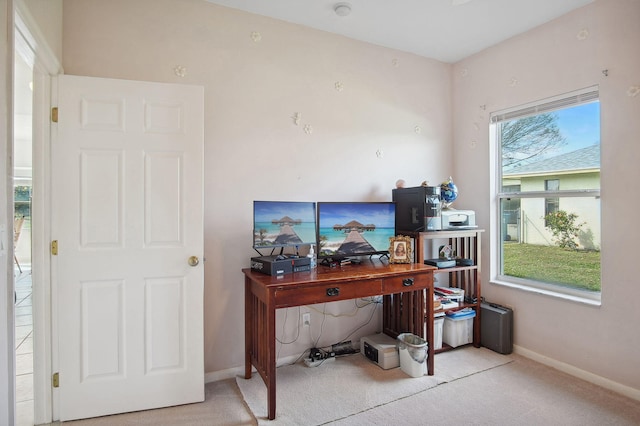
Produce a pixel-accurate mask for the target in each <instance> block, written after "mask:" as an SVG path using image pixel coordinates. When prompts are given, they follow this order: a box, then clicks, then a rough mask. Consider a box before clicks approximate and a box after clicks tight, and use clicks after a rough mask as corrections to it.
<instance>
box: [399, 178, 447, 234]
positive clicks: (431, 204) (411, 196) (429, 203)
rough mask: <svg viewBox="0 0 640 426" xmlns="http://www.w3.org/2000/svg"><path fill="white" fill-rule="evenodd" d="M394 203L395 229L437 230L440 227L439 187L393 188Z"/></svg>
mask: <svg viewBox="0 0 640 426" xmlns="http://www.w3.org/2000/svg"><path fill="white" fill-rule="evenodd" d="M393 202H394V203H396V231H398V232H399V231H414V232H423V231H439V230H441V229H442V219H441V210H442V207H441V204H440V187H439V186H416V187H412V188H396V189H394V190H393Z"/></svg>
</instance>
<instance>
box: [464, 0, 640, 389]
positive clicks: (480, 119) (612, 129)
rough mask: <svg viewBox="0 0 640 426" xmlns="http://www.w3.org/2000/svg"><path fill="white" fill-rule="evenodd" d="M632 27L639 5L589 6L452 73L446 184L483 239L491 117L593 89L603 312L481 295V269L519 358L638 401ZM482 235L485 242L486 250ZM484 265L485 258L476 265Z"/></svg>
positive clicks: (638, 35)
mask: <svg viewBox="0 0 640 426" xmlns="http://www.w3.org/2000/svg"><path fill="white" fill-rule="evenodd" d="M638 22H640V1H638V0H597V1H596V2H594V3H593V4H591V5H588V6H586V7H584V8H581V9H579V10H577V11H575V12H572V13H569V14H567V15H565V16H563V17H561V18H560V19H557V20H555V21H553V22H550V23H548V24H546V25H544V26H542V27H539V28H537V29H534V30H532V31H529V32H527V33H525V34H522V35H520V36H518V37H515V38H513V39H511V40H508V41H506V42H504V43H501V44H499V45H497V46H495V47H492V48H489V49H487V50H485V51H483V52H481V53H479V54H477V55H474V56H473V57H470V58H467V59H465V60H463V61H460V62H459V63H457V64H455V66H454V68H453V74H452V79H453V88H454V90H453V104H454V109H453V117H454V141H455V142H454V152H455V176H456V177H457V183H458V186H459V187H460V189H461V191H462V193H463V196H462V197H464V198H463V199H464V201H465V204H466V205H467V206H468V207H469V208H473V209H476V210H477V213H478V217H479V220H480V224H481V226H483V227H485V228H488V229H489V228H491V225H492V224H493V223H495V222H494V221H492V219H491V217H490V209H491V201H492V199H493V198H492V197H493V195H494V194H493V193H492V188H493V187H492V186H491V181H490V177H491V175H492V174H493V173H494V170H495V169H494V165H493V164H492V162H491V156H490V152H491V146H490V144H489V130H488V129H489V124H488V118H489V114H490V113H491V112H492V111H499V110H502V109H505V108H508V107H512V106H517V105H521V104H525V103H528V102H532V101H535V100H539V99H543V98H546V97H550V96H554V95H558V94H562V93H566V92H570V91H573V90H576V89H580V88H583V87H588V86H592V85H596V84H597V85H599V87H600V101H601V111H602V112H601V143H602V148H601V149H602V151H601V162H602V176H601V179H602V180H601V184H602V189H601V194H602V198H601V205H602V277H603V278H602V306H600V307H592V306H587V305H584V304H581V303H575V302H569V301H564V300H559V299H556V298H552V297H548V296H544V295H540V294H535V293H529V292H525V291H522V290H517V289H511V288H507V287H504V286H500V285H496V284H490V283H489V278H490V270H489V268H488V267H487V268H484V271H483V275H484V278H485V279H484V283H487V284H485V285H483V295H484V296H486V298H487V300H490V301H493V302H497V303H503V304H506V305H509V306H512V307H513V308H514V311H515V343H516V344H517V345H518V346H519V347H521V348H523V349H524V350H528V351H532V353H534V354H538V355H541V356H544V357H548V358H550V359H553V360H555V361H558V362H561V363H566V364H570V365H572V366H574V367H575V368H577V369H580V370H583V372H584V371H586V372H589V373H592V374H594V375H597V376H600V377H602V378H606V379H608V380H611V381H613V382H617V383H620V384H622V385H626V386H628V387H630V388H634V389H635V395H636V396H638V395H640V393H639V391H638V390H640V369H639V368H638V362H637V353H639V352H640V333H637V332H634V331H632V330H634V327H635V324H638V323H640V309H638V301H637V300H638V298H639V297H640V286H639V285H638V284H639V283H638V273H637V271H636V268H635V265H637V263H638V261H637V250H635V247H636V246H637V241H638V238H639V237H640V235H639V231H638V230H639V229H640V227H638V226H636V225H635V223H636V222H637V212H638V211H639V210H640V200H639V199H638V197H636V196H633V195H630V194H632V193H633V188H634V185H636V183H637V182H639V181H640V172H639V170H640V169H639V168H638V166H637V159H638V158H639V157H640V145H639V144H638V143H637V142H638V134H639V133H640V120H638V117H640V95H637V96H630V94H633V90H631V91H630V92H629V89H630V87H633V86H636V87H637V86H638V85H640V49H638V40H640V25H638ZM603 70H608V76H605V73H603ZM465 188H468V189H471V188H473V190H471V191H469V190H466V191H465ZM491 235H492V233H486V234H485V236H484V237H485V241H484V242H485V243H487V244H488V243H489V240H490V236H491ZM487 246H488V245H487ZM494 258H495V257H492V254H491V252H490V251H489V250H486V251H484V256H483V260H484V262H485V265H489V263H490V261H491V260H492V259H494ZM626 390H629V389H626ZM632 393H633V392H632Z"/></svg>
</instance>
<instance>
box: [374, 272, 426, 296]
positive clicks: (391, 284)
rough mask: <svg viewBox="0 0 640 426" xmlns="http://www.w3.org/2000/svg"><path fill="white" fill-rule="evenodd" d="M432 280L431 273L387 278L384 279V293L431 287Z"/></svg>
mask: <svg viewBox="0 0 640 426" xmlns="http://www.w3.org/2000/svg"><path fill="white" fill-rule="evenodd" d="M431 280H432V275H430V274H416V275H407V276H404V277H392V278H385V279H383V280H382V292H383V293H384V294H393V293H402V292H405V291H415V290H422V289H424V288H427V287H429V284H430V283H431Z"/></svg>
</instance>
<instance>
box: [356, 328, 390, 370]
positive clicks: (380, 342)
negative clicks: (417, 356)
mask: <svg viewBox="0 0 640 426" xmlns="http://www.w3.org/2000/svg"><path fill="white" fill-rule="evenodd" d="M360 353H361V354H362V355H364V356H365V358H367V359H369V360H371V361H373V362H375V363H376V364H378V366H380V368H382V369H384V370H388V369H390V368H396V367H399V366H400V358H399V356H398V346H397V342H396V339H394V338H393V337H391V336H387V335H386V334H384V333H380V334H372V335H371V336H365V337H363V338H362V339H360Z"/></svg>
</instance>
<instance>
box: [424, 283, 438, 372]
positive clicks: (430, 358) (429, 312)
mask: <svg viewBox="0 0 640 426" xmlns="http://www.w3.org/2000/svg"><path fill="white" fill-rule="evenodd" d="M424 312H425V314H426V315H425V317H426V323H427V343H428V345H429V346H428V347H427V374H428V375H429V376H433V371H434V366H433V363H434V362H435V353H436V351H435V348H434V346H433V345H434V343H433V341H434V339H433V321H434V316H433V285H430V286H429V288H427V291H426V297H425V310H424Z"/></svg>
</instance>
